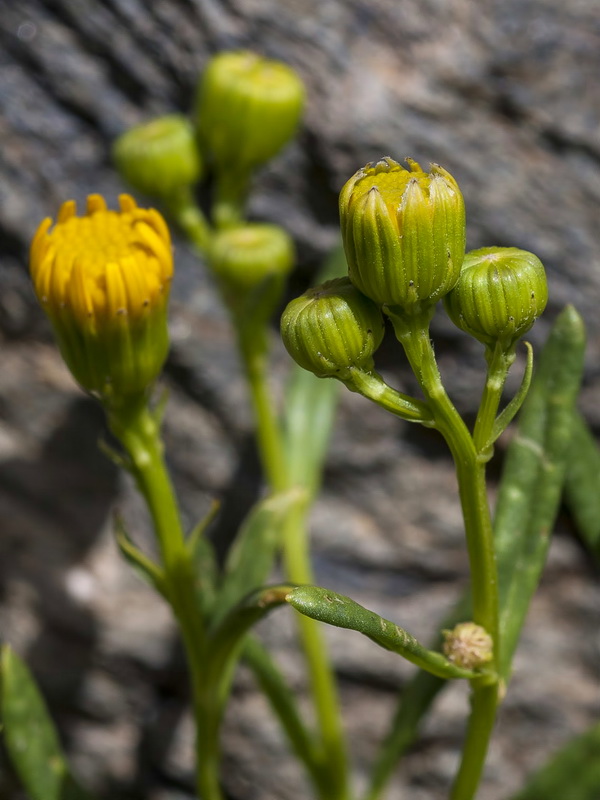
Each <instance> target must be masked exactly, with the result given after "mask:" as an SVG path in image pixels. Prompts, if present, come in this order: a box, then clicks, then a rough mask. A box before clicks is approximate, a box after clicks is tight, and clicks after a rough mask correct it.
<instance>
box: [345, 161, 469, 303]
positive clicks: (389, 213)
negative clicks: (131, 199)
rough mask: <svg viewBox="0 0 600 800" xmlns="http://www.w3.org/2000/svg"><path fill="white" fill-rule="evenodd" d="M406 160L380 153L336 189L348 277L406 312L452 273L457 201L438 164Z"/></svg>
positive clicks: (457, 263) (459, 215)
mask: <svg viewBox="0 0 600 800" xmlns="http://www.w3.org/2000/svg"><path fill="white" fill-rule="evenodd" d="M407 162H408V165H409V168H408V169H404V167H402V166H401V165H400V164H398V163H397V162H396V161H393V160H392V159H391V158H384V159H382V160H381V161H378V162H377V163H376V164H374V165H372V164H367V165H366V167H363V169H360V170H359V171H358V172H357V173H356V174H355V175H353V176H352V178H350V180H349V181H348V182H347V183H346V185H345V186H344V188H343V189H342V191H341V194H340V219H341V227H342V238H343V240H344V249H345V251H346V258H347V260H348V267H349V275H350V279H351V281H352V283H354V285H355V286H356V287H357V288H358V289H360V291H361V292H362V293H363V294H366V295H367V297H370V298H371V299H372V300H374V301H375V302H376V303H380V304H381V305H387V306H399V307H400V308H401V309H403V310H404V311H411V310H418V308H419V306H423V305H426V306H427V305H431V304H433V303H435V302H436V301H437V300H439V299H440V298H441V297H443V296H444V295H445V294H447V292H449V291H450V289H452V287H453V286H454V284H455V283H456V281H457V280H458V276H459V274H460V267H461V264H462V260H463V257H464V254H465V207H464V201H463V197H462V194H461V192H460V189H459V188H458V184H457V183H456V181H455V180H454V178H453V177H452V175H450V174H449V173H448V172H446V170H444V169H442V167H439V166H438V165H437V164H432V166H431V171H430V172H429V173H427V172H423V170H422V169H421V167H420V166H419V165H418V164H417V163H416V162H415V161H412V159H407Z"/></svg>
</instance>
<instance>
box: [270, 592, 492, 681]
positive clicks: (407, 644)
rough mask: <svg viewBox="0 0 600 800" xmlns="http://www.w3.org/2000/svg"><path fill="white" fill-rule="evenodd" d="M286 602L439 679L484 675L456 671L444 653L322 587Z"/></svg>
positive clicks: (290, 593) (288, 597)
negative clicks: (381, 648)
mask: <svg viewBox="0 0 600 800" xmlns="http://www.w3.org/2000/svg"><path fill="white" fill-rule="evenodd" d="M285 599H286V601H287V602H288V603H289V604H290V605H291V606H293V608H295V609H296V611H299V612H300V613H301V614H304V615H305V616H307V617H310V618H311V619H316V620H319V621H320V622H326V623H328V624H329V625H335V626H336V627H337V628H347V629H349V630H353V631H358V633H362V634H363V635H364V636H367V637H368V638H369V639H371V640H372V641H373V642H375V643H376V644H378V645H379V646H380V647H383V648H385V649H386V650H391V651H392V652H394V653H398V654H399V655H401V656H402V657H403V658H405V659H406V660H407V661H410V662H412V663H413V664H416V665H417V666H418V667H421V668H422V669H425V670H427V671H428V672H431V673H432V674H433V675H437V676H438V677H440V678H449V679H450V678H467V679H469V680H470V679H472V678H477V677H478V676H480V675H481V674H482V673H479V672H473V671H471V670H468V669H462V668H461V667H457V666H456V665H455V664H453V663H452V662H450V661H448V659H447V658H445V657H444V656H443V655H442V654H441V653H436V652H434V651H432V650H428V649H427V648H426V647H424V646H423V645H422V644H421V643H420V642H419V641H417V639H415V637H414V636H412V635H411V634H410V633H408V631H405V630H404V629H403V628H400V627H398V625H396V624H395V623H393V622H390V621H389V620H387V619H384V618H383V617H380V616H379V614H376V613H375V612H374V611H369V610H368V609H366V608H364V607H363V606H361V605H359V604H358V603H356V602H354V600H351V599H350V598H349V597H346V596H345V595H342V594H337V593H336V592H332V591H330V590H329V589H323V588H322V587H320V586H298V587H297V588H295V589H292V590H291V591H290V592H289V594H288V595H287V597H286V598H285Z"/></svg>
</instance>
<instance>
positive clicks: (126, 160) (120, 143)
mask: <svg viewBox="0 0 600 800" xmlns="http://www.w3.org/2000/svg"><path fill="white" fill-rule="evenodd" d="M113 157H114V160H115V163H116V165H117V169H118V170H119V172H120V173H121V175H122V177H123V178H124V179H125V180H126V181H127V182H128V183H129V184H131V186H133V188H134V189H137V190H138V191H140V192H143V193H144V194H148V195H151V196H153V197H170V196H172V195H173V194H174V193H176V192H177V191H178V190H179V189H182V188H185V187H189V186H191V185H193V184H194V183H196V182H197V181H198V180H199V179H200V176H201V174H202V164H201V159H200V153H199V151H198V147H197V145H196V141H195V136H194V129H193V127H192V124H191V123H190V121H189V120H188V119H187V117H184V116H182V115H180V114H170V115H169V116H165V117H159V118H158V119H155V120H152V121H151V122H147V123H146V124H144V125H139V126H138V127H136V128H132V129H131V130H129V131H127V132H126V133H124V134H122V136H120V137H119V138H118V139H117V141H116V142H115V145H114V149H113Z"/></svg>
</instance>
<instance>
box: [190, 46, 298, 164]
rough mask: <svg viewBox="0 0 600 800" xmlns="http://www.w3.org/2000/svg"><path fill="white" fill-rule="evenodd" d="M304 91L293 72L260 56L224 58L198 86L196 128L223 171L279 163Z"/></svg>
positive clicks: (229, 55)
mask: <svg viewBox="0 0 600 800" xmlns="http://www.w3.org/2000/svg"><path fill="white" fill-rule="evenodd" d="M303 106H304V86H303V84H302V81H301V80H300V78H299V77H298V76H297V74H296V73H295V72H294V70H293V69H291V67H288V66H287V65H286V64H283V63H282V62H279V61H270V60H268V59H266V58H263V57H262V56H259V55H257V54H256V53H252V52H247V51H242V52H230V53H221V54H220V55H217V56H215V57H214V58H213V59H212V61H211V62H210V63H209V64H208V66H207V67H206V70H205V71H204V74H203V76H202V79H201V81H200V84H199V87H198V99H197V108H196V125H197V129H198V134H199V137H200V141H201V144H202V146H203V148H204V149H205V150H206V153H207V155H208V156H209V157H210V158H211V159H212V160H213V161H214V163H215V164H216V166H217V168H218V169H219V170H222V171H225V170H229V171H234V170H249V169H252V168H254V167H256V166H258V165H259V164H263V163H264V162H266V161H268V160H269V159H271V158H273V156H275V155H276V154H277V153H278V152H279V150H281V148H282V147H283V146H284V145H285V144H287V142H288V141H289V140H290V139H291V138H292V136H293V135H294V132H295V130H296V128H297V126H298V122H299V120H300V115H301V114H302V108H303Z"/></svg>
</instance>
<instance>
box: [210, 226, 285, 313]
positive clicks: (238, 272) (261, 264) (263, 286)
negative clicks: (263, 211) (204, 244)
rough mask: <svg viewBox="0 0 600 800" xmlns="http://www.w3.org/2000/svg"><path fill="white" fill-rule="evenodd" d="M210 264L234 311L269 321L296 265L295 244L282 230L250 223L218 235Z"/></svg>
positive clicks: (212, 248)
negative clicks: (287, 278)
mask: <svg viewBox="0 0 600 800" xmlns="http://www.w3.org/2000/svg"><path fill="white" fill-rule="evenodd" d="M209 262H210V266H211V269H212V270H213V272H214V274H215V276H216V278H217V280H218V281H219V284H220V286H221V290H222V292H223V295H224V297H225V300H226V302H227V304H228V306H229V308H230V309H231V310H232V312H233V313H234V314H240V313H243V312H244V311H247V312H249V313H251V314H252V315H253V316H254V317H255V318H256V317H257V316H258V317H260V320H261V321H266V320H267V319H268V318H269V317H270V316H271V314H272V313H273V311H274V310H275V307H276V305H277V303H278V302H279V300H280V297H281V292H282V289H283V284H284V280H285V278H286V276H287V275H288V273H289V272H290V270H291V269H292V266H293V264H294V245H293V243H292V240H291V239H290V237H289V236H288V235H287V233H286V232H285V231H284V230H283V228H279V227H278V226H277V225H267V224H258V223H251V224H248V225H243V226H240V227H237V228H229V229H226V230H223V231H220V232H219V233H217V234H215V236H214V238H213V241H212V243H211V247H210V253H209ZM249 303H250V307H249Z"/></svg>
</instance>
